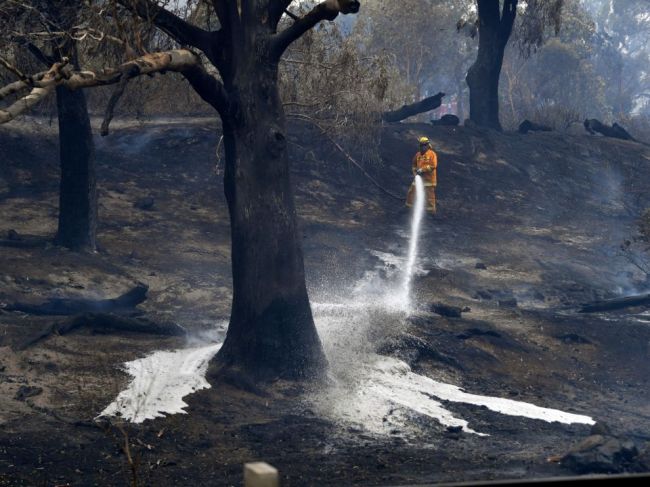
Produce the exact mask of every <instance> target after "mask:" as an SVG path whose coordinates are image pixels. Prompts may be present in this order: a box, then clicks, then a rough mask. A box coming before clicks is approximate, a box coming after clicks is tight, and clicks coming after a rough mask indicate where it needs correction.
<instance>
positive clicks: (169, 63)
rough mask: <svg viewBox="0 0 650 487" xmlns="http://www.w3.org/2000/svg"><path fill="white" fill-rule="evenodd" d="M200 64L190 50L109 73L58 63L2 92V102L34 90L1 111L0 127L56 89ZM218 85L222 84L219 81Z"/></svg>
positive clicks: (158, 54) (163, 54)
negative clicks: (0, 124) (77, 69)
mask: <svg viewBox="0 0 650 487" xmlns="http://www.w3.org/2000/svg"><path fill="white" fill-rule="evenodd" d="M200 63H201V61H200V58H199V56H198V55H197V54H195V53H193V52H192V51H189V50H187V49H175V50H171V51H164V52H156V53H151V54H146V55H145V56H141V57H139V58H137V59H134V60H132V61H129V62H126V63H124V64H122V65H120V66H119V67H117V68H109V69H105V70H103V71H101V72H99V73H95V72H93V71H74V70H73V69H71V68H70V66H68V63H67V60H65V61H64V62H61V63H56V64H55V65H54V66H52V68H50V69H49V70H48V71H46V72H43V73H38V74H36V75H34V76H32V77H30V78H28V79H27V80H25V81H17V82H14V83H11V84H9V85H7V86H5V87H4V88H2V89H0V99H2V98H5V97H6V96H8V95H10V94H13V93H18V92H20V91H23V90H26V89H29V88H32V91H31V93H30V94H29V95H27V96H26V97H24V98H22V99H20V100H18V101H17V102H15V103H14V104H13V105H11V106H10V107H9V108H7V109H5V110H0V123H6V122H9V121H10V120H13V119H14V118H15V117H16V116H18V115H20V114H21V113H23V112H25V111H27V110H28V109H30V108H31V107H33V106H34V105H35V104H36V103H38V101H40V100H41V99H43V98H44V97H45V96H47V95H48V94H49V93H50V92H51V91H52V89H53V88H55V87H56V86H65V87H67V88H68V89H71V90H75V89H79V88H91V87H94V86H103V85H110V84H115V83H119V82H121V81H122V80H124V79H127V80H129V79H132V78H135V77H136V76H141V75H144V74H154V73H164V72H166V71H178V72H184V71H186V70H190V71H193V69H192V68H195V67H197V66H200ZM214 81H215V82H216V83H219V82H218V81H217V80H216V79H215V80H214ZM220 93H221V92H220Z"/></svg>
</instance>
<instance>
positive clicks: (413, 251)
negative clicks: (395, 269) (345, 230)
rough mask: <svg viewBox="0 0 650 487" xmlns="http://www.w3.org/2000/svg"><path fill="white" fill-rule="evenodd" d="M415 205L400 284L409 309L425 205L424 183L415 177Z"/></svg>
mask: <svg viewBox="0 0 650 487" xmlns="http://www.w3.org/2000/svg"><path fill="white" fill-rule="evenodd" d="M413 184H414V186H415V203H414V205H413V217H412V219H411V240H410V242H409V253H408V259H407V261H406V268H405V269H404V282H403V284H402V298H403V302H404V307H405V308H406V309H407V310H409V309H410V308H411V281H412V280H413V270H414V268H415V261H416V259H417V255H418V240H419V238H420V226H421V225H422V217H423V216H424V206H425V204H426V201H425V194H424V181H422V176H419V175H416V176H415V181H414V183H413Z"/></svg>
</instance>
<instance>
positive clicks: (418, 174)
mask: <svg viewBox="0 0 650 487" xmlns="http://www.w3.org/2000/svg"><path fill="white" fill-rule="evenodd" d="M423 174H424V171H423V170H422V169H418V170H417V171H415V175H416V176H422V175H423Z"/></svg>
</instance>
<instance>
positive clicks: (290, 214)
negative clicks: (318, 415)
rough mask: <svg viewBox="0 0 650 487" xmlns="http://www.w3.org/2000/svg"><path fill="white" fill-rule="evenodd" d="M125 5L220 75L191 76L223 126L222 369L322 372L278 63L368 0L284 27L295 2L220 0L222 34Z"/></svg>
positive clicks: (323, 8)
mask: <svg viewBox="0 0 650 487" xmlns="http://www.w3.org/2000/svg"><path fill="white" fill-rule="evenodd" d="M120 3H122V4H123V5H124V6H125V7H126V8H131V9H135V11H136V12H137V13H138V15H140V16H142V17H147V16H151V18H152V20H153V22H154V23H155V24H156V25H157V26H158V27H159V28H160V29H162V30H163V31H165V32H167V33H168V34H169V35H171V36H172V37H173V38H175V39H176V40H177V41H178V42H179V43H180V44H182V45H189V46H194V47H195V48H197V49H200V50H201V51H203V53H204V54H205V55H206V57H207V58H208V59H209V60H210V62H211V63H212V64H213V65H214V66H215V67H216V68H217V70H218V71H219V74H220V77H221V80H218V79H217V78H215V77H214V76H211V75H209V74H208V73H207V72H205V71H204V70H203V69H201V68H199V67H195V68H192V69H189V70H186V71H185V72H184V73H183V74H184V75H185V76H186V78H187V79H188V80H189V82H190V83H191V85H192V86H193V87H194V89H195V90H196V91H197V92H198V94H199V95H200V96H201V97H202V98H203V99H204V100H206V101H207V102H208V103H210V104H211V105H212V106H213V107H214V108H215V109H216V110H217V112H218V113H219V115H220V117H221V120H222V125H223V136H224V147H225V153H226V163H225V176H224V189H225V194H226V200H227V202H228V209H229V213H230V221H231V232H232V277H233V302H232V311H231V316H230V325H229V327H228V332H227V336H226V339H225V342H224V344H223V347H222V348H221V350H220V352H219V353H218V355H217V357H216V362H215V365H216V368H217V369H218V370H219V369H223V368H228V369H230V368H234V369H239V370H241V371H243V372H244V373H247V374H251V375H253V376H256V377H258V378H264V377H269V378H270V377H285V378H292V379H295V378H303V377H313V376H316V375H319V374H322V372H323V371H324V369H325V367H326V359H325V355H324V352H323V349H322V345H321V342H320V339H319V337H318V334H317V332H316V327H315V325H314V320H313V317H312V312H311V307H310V304H309V298H308V295H307V289H306V285H305V274H304V265H303V253H302V248H301V238H300V235H299V232H298V228H297V218H296V210H295V206H294V197H293V192H292V188H291V182H290V177H289V159H288V155H287V140H286V129H285V115H284V109H283V105H282V102H281V99H280V95H279V92H278V63H279V61H280V58H281V56H282V54H283V53H284V52H285V50H286V49H287V48H288V47H289V45H291V43H293V42H294V41H295V40H297V39H298V38H300V37H301V36H302V35H303V34H304V33H306V32H307V31H309V30H310V29H311V28H313V27H314V26H315V25H317V24H318V23H319V22H321V21H323V20H330V21H331V20H334V19H335V18H336V17H337V16H338V15H339V14H340V13H343V14H349V13H356V12H357V11H358V10H359V6H360V4H359V2H358V1H355V0H326V1H323V2H321V3H319V4H317V5H316V6H315V7H314V8H313V9H312V10H311V11H310V12H309V13H307V14H306V15H304V16H303V17H299V18H296V19H295V20H294V21H293V23H291V24H290V25H289V26H288V27H286V28H285V29H284V30H279V29H278V25H279V22H280V19H281V17H282V16H283V15H284V13H285V11H286V9H287V8H288V7H289V5H290V4H291V0H248V1H242V2H234V1H225V0H215V1H213V2H212V4H213V5H214V8H215V11H216V14H217V16H218V18H219V22H220V24H221V28H220V29H219V30H218V31H216V32H208V31H205V30H203V29H200V28H198V27H196V26H194V25H190V24H188V23H187V22H185V21H184V20H181V19H180V18H178V17H176V16H174V15H172V14H171V13H170V12H168V11H166V10H163V9H160V8H157V7H155V6H154V5H152V3H151V2H146V1H139V2H135V3H134V2H133V1H132V0H123V1H121V2H120Z"/></svg>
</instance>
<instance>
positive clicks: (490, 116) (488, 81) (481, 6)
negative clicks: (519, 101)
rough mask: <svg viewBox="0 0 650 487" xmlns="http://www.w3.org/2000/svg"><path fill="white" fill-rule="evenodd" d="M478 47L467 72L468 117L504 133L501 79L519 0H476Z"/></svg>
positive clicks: (481, 124) (483, 125) (478, 123)
mask: <svg viewBox="0 0 650 487" xmlns="http://www.w3.org/2000/svg"><path fill="white" fill-rule="evenodd" d="M477 3H478V20H479V27H478V33H479V34H478V35H479V46H478V55H477V57H476V61H475V62H474V64H473V65H472V66H471V67H470V68H469V71H468V72H467V85H468V86H469V111H470V114H469V118H470V120H472V122H474V123H476V124H477V125H480V126H482V127H489V128H493V129H496V130H501V122H500V121H499V78H500V77H501V67H502V65H503V56H504V53H505V49H506V45H507V44H508V39H510V35H511V34H512V27H513V25H514V22H515V18H516V16H517V3H518V0H503V2H502V3H503V5H500V4H501V2H500V1H499V0H477Z"/></svg>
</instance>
